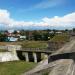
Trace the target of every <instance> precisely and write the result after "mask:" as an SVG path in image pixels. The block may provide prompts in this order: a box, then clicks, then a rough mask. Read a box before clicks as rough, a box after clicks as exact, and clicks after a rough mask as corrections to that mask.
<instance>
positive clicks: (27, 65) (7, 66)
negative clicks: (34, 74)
mask: <svg viewBox="0 0 75 75" xmlns="http://www.w3.org/2000/svg"><path fill="white" fill-rule="evenodd" d="M35 65H36V64H35V63H33V62H25V61H13V62H4V63H0V75H21V74H22V73H24V72H26V71H28V70H30V69H32V68H33V67H34V66H35Z"/></svg>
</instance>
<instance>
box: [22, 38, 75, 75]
mask: <svg viewBox="0 0 75 75" xmlns="http://www.w3.org/2000/svg"><path fill="white" fill-rule="evenodd" d="M71 52H75V39H72V40H71V41H70V42H68V43H67V44H66V45H64V46H63V47H62V48H61V49H59V50H58V51H57V52H55V53H53V54H52V55H56V54H63V53H71ZM52 55H50V56H52ZM47 62H48V61H47V59H46V60H44V62H43V63H42V64H40V65H38V66H37V67H35V68H34V69H32V70H31V71H28V72H26V73H24V74H23V75H44V73H43V72H45V71H47V70H49V71H48V75H75V60H74V59H64V58H63V59H59V60H56V61H53V62H50V63H49V64H47ZM44 63H46V64H45V65H43V64H44Z"/></svg>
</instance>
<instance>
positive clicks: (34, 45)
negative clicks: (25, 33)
mask: <svg viewBox="0 0 75 75" xmlns="http://www.w3.org/2000/svg"><path fill="white" fill-rule="evenodd" d="M22 47H24V48H47V42H44V41H27V42H23V43H22Z"/></svg>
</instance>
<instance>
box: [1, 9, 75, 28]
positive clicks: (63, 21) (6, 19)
mask: <svg viewBox="0 0 75 75" xmlns="http://www.w3.org/2000/svg"><path fill="white" fill-rule="evenodd" d="M5 27H6V29H29V28H32V29H36V28H37V27H40V28H39V29H42V28H49V27H54V28H60V27H63V28H72V27H75V12H73V13H70V14H67V15H64V16H62V17H59V16H54V17H53V18H48V17H44V18H43V19H42V21H40V22H32V21H29V22H26V21H16V20H14V19H12V18H11V17H10V13H9V12H8V11H7V10H2V9H0V29H1V28H5ZM34 27H35V28H34Z"/></svg>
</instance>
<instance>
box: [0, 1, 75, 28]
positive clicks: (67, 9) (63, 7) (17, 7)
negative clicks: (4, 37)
mask: <svg viewBox="0 0 75 75" xmlns="http://www.w3.org/2000/svg"><path fill="white" fill-rule="evenodd" d="M0 10H1V14H2V13H8V14H9V16H8V18H9V19H10V20H13V21H14V22H20V24H19V23H18V24H17V25H16V23H12V24H13V25H12V24H10V23H8V24H10V25H7V23H4V21H1V22H0V27H5V28H7V29H8V26H9V29H16V28H17V29H20V28H23V27H24V28H25V29H28V28H30V29H32V28H33V27H34V28H33V29H37V28H38V29H42V28H47V27H50V28H59V29H60V28H61V27H63V28H70V27H71V28H72V27H74V25H75V23H74V21H71V23H70V24H68V23H69V22H68V23H67V24H68V25H69V26H67V27H66V25H65V26H63V25H57V24H54V25H55V26H54V25H53V23H52V19H53V22H55V20H57V19H58V18H59V19H61V18H62V17H64V16H67V15H70V14H72V16H73V15H74V13H75V0H0ZM4 11H6V12H4ZM4 15H5V14H4ZM56 16H57V17H56ZM1 17H2V16H1ZM56 18H57V19H56ZM69 18H70V17H69ZM64 19H65V18H64ZM3 20H4V19H3ZM45 20H49V21H51V22H50V23H49V22H48V21H45ZM71 20H72V19H71ZM69 21H70V19H69ZM24 22H25V23H26V24H25V23H24ZM21 23H22V25H21ZM23 23H24V25H23ZM5 24H6V25H5ZM27 24H28V25H27ZM34 24H35V25H34ZM39 24H41V25H42V26H41V25H39ZM43 24H45V25H43ZM47 24H48V25H47ZM50 24H52V25H51V26H49V25H50ZM63 24H64V23H63ZM15 25H16V27H15ZM10 26H11V27H10ZM46 26H47V27H46ZM18 27H19V28H18ZM40 27H41V28H40Z"/></svg>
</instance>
